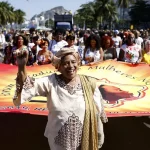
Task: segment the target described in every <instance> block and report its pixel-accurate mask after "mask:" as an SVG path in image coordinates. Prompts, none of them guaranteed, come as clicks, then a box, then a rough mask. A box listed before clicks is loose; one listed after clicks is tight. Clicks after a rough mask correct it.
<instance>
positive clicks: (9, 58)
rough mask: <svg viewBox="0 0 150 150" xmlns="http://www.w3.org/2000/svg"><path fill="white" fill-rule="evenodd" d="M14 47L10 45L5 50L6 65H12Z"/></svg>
mask: <svg viewBox="0 0 150 150" xmlns="http://www.w3.org/2000/svg"><path fill="white" fill-rule="evenodd" d="M12 60H13V59H12V45H11V44H8V45H7V46H6V47H5V49H4V61H3V63H4V64H10V65H12Z"/></svg>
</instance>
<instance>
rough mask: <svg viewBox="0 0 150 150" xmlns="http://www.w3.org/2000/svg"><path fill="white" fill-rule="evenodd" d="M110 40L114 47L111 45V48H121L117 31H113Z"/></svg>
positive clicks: (120, 40)
mask: <svg viewBox="0 0 150 150" xmlns="http://www.w3.org/2000/svg"><path fill="white" fill-rule="evenodd" d="M112 40H113V41H114V45H113V46H114V47H115V48H120V47H121V45H122V39H121V37H120V36H119V31H118V30H115V31H114V34H113V37H112Z"/></svg>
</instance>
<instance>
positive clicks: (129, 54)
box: [119, 32, 142, 64]
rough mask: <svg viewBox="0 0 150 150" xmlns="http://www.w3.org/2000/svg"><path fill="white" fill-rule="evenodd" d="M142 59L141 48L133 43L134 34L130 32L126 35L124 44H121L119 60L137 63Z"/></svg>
mask: <svg viewBox="0 0 150 150" xmlns="http://www.w3.org/2000/svg"><path fill="white" fill-rule="evenodd" d="M141 60H142V53H141V48H140V46H139V45H137V44H135V36H134V34H133V33H132V32H130V33H129V34H128V35H127V41H126V44H124V45H122V47H121V49H120V53H119V61H125V62H129V63H133V64H135V63H139V62H141Z"/></svg>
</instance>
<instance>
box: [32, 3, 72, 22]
mask: <svg viewBox="0 0 150 150" xmlns="http://www.w3.org/2000/svg"><path fill="white" fill-rule="evenodd" d="M69 12H70V11H68V10H66V9H65V8H64V7H63V6H58V7H54V8H52V9H50V10H47V11H43V12H41V13H40V14H36V15H34V16H33V17H32V18H31V20H34V19H35V18H36V17H41V16H44V18H45V20H46V19H52V20H54V15H55V14H59V15H60V14H65V13H69Z"/></svg>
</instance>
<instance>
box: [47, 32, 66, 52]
mask: <svg viewBox="0 0 150 150" xmlns="http://www.w3.org/2000/svg"><path fill="white" fill-rule="evenodd" d="M63 32H64V31H63V30H56V31H55V34H54V35H55V40H53V43H50V47H49V50H50V51H51V52H52V53H53V54H54V55H55V54H56V53H57V52H58V51H59V50H60V49H61V48H63V47H64V46H66V45H68V43H67V42H66V41H65V40H63V36H64V33H63Z"/></svg>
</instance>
